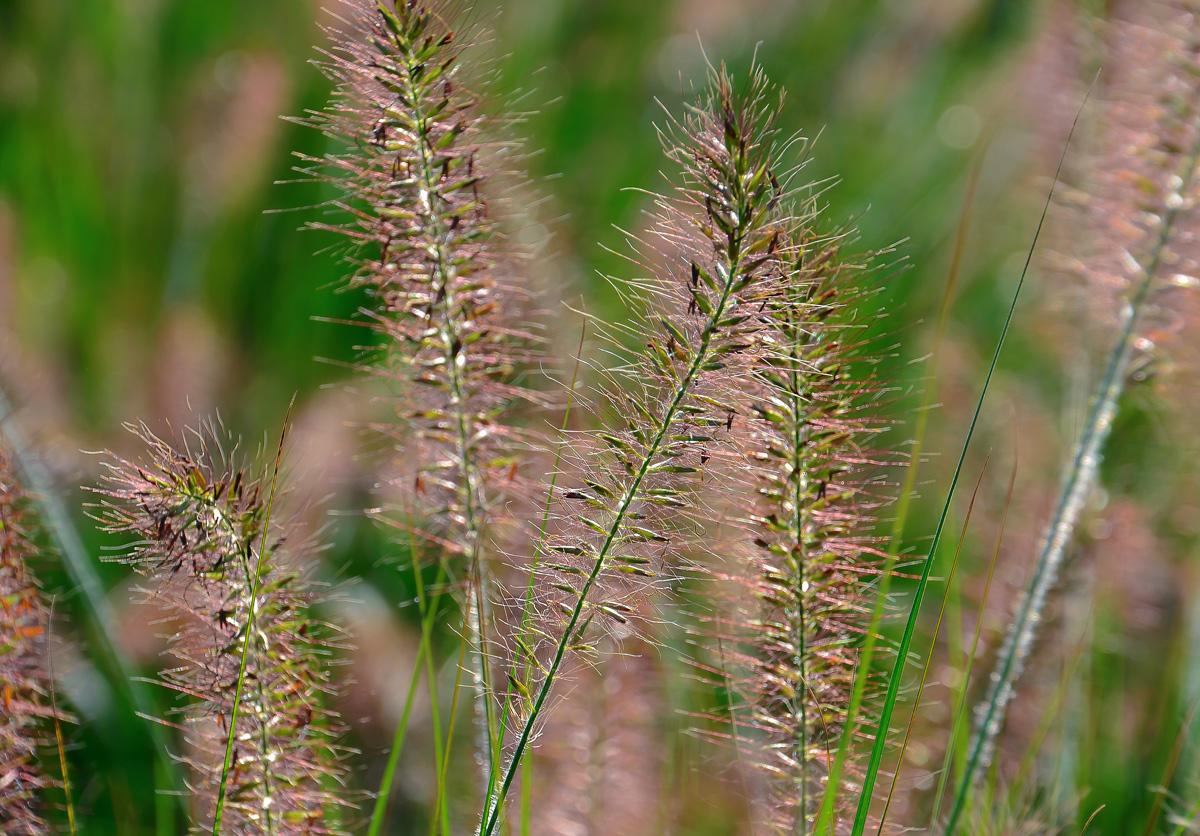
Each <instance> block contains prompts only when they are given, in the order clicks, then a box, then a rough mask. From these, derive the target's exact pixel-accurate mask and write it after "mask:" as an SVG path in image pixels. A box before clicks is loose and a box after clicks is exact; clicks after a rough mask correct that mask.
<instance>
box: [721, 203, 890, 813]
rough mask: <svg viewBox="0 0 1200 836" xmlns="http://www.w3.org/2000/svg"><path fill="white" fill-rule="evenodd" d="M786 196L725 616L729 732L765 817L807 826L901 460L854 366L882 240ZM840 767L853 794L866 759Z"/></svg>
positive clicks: (845, 793)
mask: <svg viewBox="0 0 1200 836" xmlns="http://www.w3.org/2000/svg"><path fill="white" fill-rule="evenodd" d="M793 209H794V207H793V206H791V205H788V206H786V210H793ZM786 210H784V211H781V212H780V217H781V218H784V219H785V220H784V221H783V223H786V225H787V235H786V241H787V243H786V244H781V245H780V246H779V248H778V252H779V253H780V264H779V269H780V271H781V274H782V277H783V281H784V286H785V288H786V290H785V293H784V295H783V296H781V297H780V298H779V299H778V300H775V301H774V302H773V303H772V304H770V305H768V306H767V313H769V319H768V320H767V322H768V324H769V325H770V326H771V327H772V329H773V332H772V337H773V349H772V351H771V352H769V353H767V354H765V355H764V356H763V357H762V359H761V363H760V366H759V368H758V369H757V370H756V373H755V379H754V381H753V385H752V386H751V387H749V388H748V390H747V396H748V398H749V402H748V405H749V407H750V412H751V415H752V420H750V421H748V422H747V425H746V428H745V431H744V432H743V433H741V434H740V436H739V441H740V442H741V443H742V444H743V445H744V456H745V459H744V461H743V462H742V463H740V465H739V466H740V468H741V469H742V470H744V471H745V472H746V473H748V474H750V475H751V476H752V478H753V479H754V482H755V484H754V485H752V486H751V489H750V490H748V491H745V492H744V494H745V495H746V496H747V497H749V499H748V500H747V499H743V500H742V509H743V513H742V515H741V519H740V521H736V522H735V534H734V538H735V539H734V542H733V544H732V550H731V552H730V554H729V556H728V558H727V560H726V565H727V566H728V564H730V563H732V564H734V565H733V566H732V567H730V568H727V569H726V570H725V571H726V572H727V573H728V575H729V577H730V579H732V580H733V581H735V583H736V586H735V589H741V592H739V593H737V594H736V598H737V602H738V605H737V606H735V610H734V615H733V616H732V617H727V618H726V619H723V620H722V621H721V622H719V623H718V633H719V635H720V636H721V641H720V642H718V643H717V647H718V648H719V650H720V651H721V652H720V655H721V657H722V662H721V666H722V670H723V671H726V672H728V674H729V675H730V676H731V677H732V680H733V681H732V685H733V688H734V691H735V692H736V693H737V694H738V695H739V697H740V699H741V703H742V704H735V705H734V707H733V712H732V716H731V720H732V722H734V723H735V724H737V726H739V727H740V730H738V729H735V730H734V734H736V735H737V737H738V738H739V739H740V740H741V743H740V744H739V745H740V746H742V747H743V748H748V750H749V753H750V754H752V755H753V756H754V757H753V763H754V764H755V765H756V766H757V767H759V768H760V769H761V770H762V771H763V772H764V773H765V775H766V792H765V793H764V794H763V797H762V798H760V799H759V801H760V807H759V814H760V817H761V819H762V820H763V823H764V824H765V825H766V826H768V827H769V828H771V829H772V830H774V831H775V832H779V833H798V834H802V833H807V832H809V830H810V829H811V824H812V821H813V819H814V817H815V815H816V813H817V810H818V808H819V806H820V803H821V799H822V796H823V794H824V792H825V789H826V784H827V781H828V773H829V767H830V761H831V760H832V756H833V753H834V752H835V751H836V750H837V748H838V744H839V741H840V739H841V736H842V734H843V733H844V732H845V730H846V724H845V720H846V717H845V715H846V709H847V706H848V703H849V696H850V690H851V687H852V685H853V681H854V677H855V675H856V673H857V667H858V651H857V648H858V646H859V645H860V644H861V639H862V636H863V634H864V633H865V632H866V630H867V628H868V623H869V622H870V619H871V609H870V593H869V590H868V586H869V584H870V583H871V582H872V581H873V580H874V579H875V578H876V576H877V575H878V572H879V571H880V570H879V567H878V566H877V563H879V562H881V554H880V552H879V550H878V549H877V548H876V547H875V546H874V545H873V542H874V541H873V539H872V538H871V536H870V535H869V531H868V530H869V527H870V525H871V523H872V521H873V519H874V511H875V509H876V508H878V507H879V505H880V504H881V503H882V502H883V495H882V492H881V491H879V490H877V486H876V482H877V480H878V479H879V470H880V468H881V467H883V466H885V465H886V464H888V463H890V462H889V457H888V456H887V455H886V454H884V453H882V452H880V451H877V450H873V449H872V441H873V437H874V436H875V435H877V434H878V432H879V431H880V430H881V429H882V425H880V424H879V423H878V421H877V419H874V418H872V417H871V413H870V408H869V407H870V402H871V401H872V400H874V399H876V398H877V397H878V395H879V391H880V387H879V385H878V383H877V382H875V381H874V380H873V377H872V373H871V372H870V370H869V369H864V368H855V367H856V366H863V365H864V361H865V360H867V359H869V355H868V354H867V353H866V352H865V351H864V350H863V349H862V347H861V345H860V343H861V341H862V339H863V337H862V334H861V330H862V328H863V327H864V325H865V324H866V323H865V322H860V321H857V320H856V317H857V316H859V314H858V310H859V303H860V302H861V301H862V300H861V297H862V293H863V292H862V290H860V286H861V285H860V284H859V282H860V281H861V279H862V278H863V276H864V274H865V273H866V272H867V271H868V270H870V269H871V268H872V261H873V256H871V255H867V256H865V257H861V258H857V257H848V256H847V255H845V254H844V249H845V248H846V246H847V245H848V243H849V241H850V239H851V238H852V237H853V233H852V231H849V230H843V231H835V232H833V233H831V234H821V233H819V232H818V231H816V229H815V225H816V224H817V223H818V216H819V213H818V212H817V210H816V203H815V200H812V199H809V200H808V201H806V202H805V204H804V205H802V206H801V207H800V211H799V212H797V213H796V214H791V213H790V212H787V213H785V211H786ZM743 757H746V754H743ZM845 769H846V771H845V772H844V773H843V778H842V781H843V785H842V787H841V788H840V792H839V794H838V799H839V803H840V804H841V805H842V807H843V808H845V807H846V806H847V805H849V804H850V803H852V802H853V801H854V796H855V794H854V792H853V789H854V780H853V775H854V772H855V770H854V768H853V765H852V764H847V765H846V767H845Z"/></svg>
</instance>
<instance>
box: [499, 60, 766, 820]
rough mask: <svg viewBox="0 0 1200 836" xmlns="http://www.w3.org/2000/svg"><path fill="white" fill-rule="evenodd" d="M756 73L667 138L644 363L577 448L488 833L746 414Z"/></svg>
mask: <svg viewBox="0 0 1200 836" xmlns="http://www.w3.org/2000/svg"><path fill="white" fill-rule="evenodd" d="M769 92H770V91H769V89H768V87H767V85H766V81H765V79H764V78H763V76H762V74H761V73H760V72H757V71H756V72H755V73H754V75H753V77H752V78H751V79H750V82H749V83H748V85H747V86H746V89H745V91H743V92H735V89H734V83H733V81H732V79H731V78H730V77H729V75H728V74H727V73H726V72H725V71H724V69H722V70H719V71H717V70H714V71H713V74H712V79H711V84H710V89H709V92H708V94H707V97H706V98H705V99H703V100H701V101H700V102H699V103H698V104H695V105H693V106H691V107H690V109H689V114H688V115H687V117H686V118H685V119H684V120H683V121H682V122H680V123H674V124H672V126H671V128H670V129H669V130H668V131H666V132H665V133H664V144H665V147H666V153H667V155H668V156H669V157H670V158H671V159H672V160H673V161H674V162H675V163H677V164H678V165H679V166H680V168H681V169H682V170H683V174H684V182H683V184H682V185H681V186H680V187H679V188H678V189H677V190H676V191H675V192H674V193H673V194H672V195H671V196H664V197H660V198H659V199H658V200H657V202H656V206H655V216H654V224H655V226H654V230H653V234H654V237H655V239H656V240H655V242H654V243H648V244H645V243H643V242H637V253H636V255H635V257H634V258H635V262H637V263H638V264H639V265H640V266H641V267H642V268H643V269H645V270H646V271H647V275H648V276H649V278H646V279H642V280H638V281H634V282H631V283H629V285H628V287H629V289H630V291H631V293H632V294H633V295H636V296H637V297H638V301H639V302H640V303H641V305H642V306H643V310H644V312H645V313H644V315H643V316H642V317H641V318H640V319H639V321H638V323H637V324H636V325H633V326H630V330H629V331H628V332H627V333H617V334H615V335H614V336H616V337H624V338H633V339H636V340H638V341H639V342H641V343H642V344H643V345H644V351H642V352H641V353H640V354H638V355H637V356H636V357H635V358H633V360H632V362H631V363H630V364H628V365H627V366H625V367H623V368H620V369H617V370H616V371H615V372H613V375H612V377H611V378H610V380H609V385H608V386H606V387H605V392H606V393H607V394H606V396H607V399H608V401H609V403H610V404H611V408H612V413H613V416H612V417H613V421H612V424H611V426H612V430H611V431H609V432H598V433H591V434H587V435H585V436H582V437H579V438H578V439H576V441H577V443H576V444H574V445H572V448H571V451H570V452H569V453H568V454H567V456H566V458H568V459H570V460H571V461H570V463H569V464H568V472H569V473H570V475H571V477H572V481H573V482H574V484H572V485H571V486H570V487H569V488H567V489H566V490H564V491H563V493H562V494H561V495H560V496H561V498H560V499H559V500H558V501H556V502H555V505H554V525H553V527H552V531H551V534H550V536H549V537H548V539H547V540H546V542H545V543H543V544H542V546H543V548H541V553H542V554H544V555H546V556H547V557H546V559H545V560H544V561H543V562H541V563H540V564H539V565H538V570H537V571H538V577H537V578H536V579H535V580H536V583H535V584H534V589H535V590H536V593H537V594H536V597H535V599H534V600H533V602H532V607H531V609H532V611H533V614H534V616H535V617H533V618H532V619H531V620H530V622H529V624H528V626H527V629H525V630H523V631H521V632H519V633H518V635H517V637H516V643H517V644H518V645H519V646H518V647H516V648H514V655H513V661H512V663H511V666H510V668H509V670H508V673H507V681H508V683H509V686H510V689H509V698H508V700H507V702H506V713H505V716H504V727H505V728H512V729H514V732H515V734H514V739H513V740H512V741H511V743H510V744H509V748H508V749H507V750H506V752H505V759H504V762H503V763H502V764H498V765H497V769H496V773H495V776H494V789H493V791H492V792H490V793H489V798H488V803H487V805H486V806H485V809H484V818H483V822H482V825H481V828H480V830H481V833H482V834H483V836H489V834H491V833H493V832H495V830H496V828H497V827H498V825H499V822H500V819H501V815H502V811H503V803H504V800H505V797H506V795H507V793H508V790H509V788H510V787H511V784H512V782H513V780H514V779H515V777H516V774H517V770H518V768H519V764H520V762H521V759H522V757H523V756H524V754H525V752H526V749H527V747H528V746H529V744H530V742H531V741H532V739H533V737H534V735H535V734H536V731H537V729H538V727H539V722H540V720H541V716H542V713H543V712H544V711H545V709H546V707H547V701H548V699H549V697H550V695H551V692H552V691H553V689H554V685H555V682H556V679H557V677H558V675H559V672H560V671H561V670H562V669H563V664H564V660H565V659H566V658H567V657H568V655H575V654H581V653H582V654H584V655H587V654H589V653H591V652H592V651H593V650H594V648H595V647H596V644H595V641H596V640H595V638H594V637H593V634H594V632H595V631H597V630H608V631H609V632H610V633H612V634H613V635H614V636H615V637H616V638H617V639H620V638H621V637H622V636H624V635H626V634H628V633H629V632H630V631H632V630H634V629H636V625H637V623H638V622H639V620H640V619H642V618H644V617H645V616H646V615H647V612H646V606H645V604H644V603H643V598H644V596H645V595H646V594H647V593H649V592H650V591H652V590H653V588H654V586H655V584H656V579H657V578H658V577H659V574H660V572H661V570H662V569H663V568H664V566H665V565H666V564H668V563H670V562H671V561H672V560H673V559H674V558H676V557H678V556H679V555H680V554H681V552H682V550H683V547H684V545H685V544H686V543H687V542H689V540H690V539H691V537H690V535H691V534H692V533H693V529H694V528H695V522H694V520H695V518H696V517H697V516H706V515H709V512H708V510H707V509H704V508H702V507H700V505H699V504H698V502H697V497H696V496H695V495H694V493H693V492H692V491H691V489H690V486H692V485H694V483H695V481H696V477H697V475H698V474H702V473H704V472H705V471H706V470H708V469H709V468H710V467H714V466H715V462H713V463H712V464H710V460H711V459H714V458H719V457H721V456H723V455H725V453H724V452H723V451H724V448H725V447H726V446H727V445H726V439H727V437H728V435H729V433H730V429H731V427H732V425H733V423H734V421H735V420H737V419H738V417H739V416H740V415H742V414H744V410H743V408H742V405H741V400H740V394H739V393H740V391H741V387H740V386H739V385H738V384H739V383H740V382H741V378H742V375H743V374H744V372H743V371H739V370H744V369H748V368H750V366H751V365H752V364H751V359H750V358H752V357H753V356H754V355H756V354H757V353H759V352H760V351H761V350H762V336H763V331H764V329H763V327H762V326H761V324H760V322H759V319H758V316H759V314H760V313H761V312H762V311H763V309H764V308H765V306H766V304H767V303H768V302H769V301H770V300H771V299H773V298H774V297H775V296H776V295H777V291H778V281H777V276H778V267H779V262H780V255H779V254H778V252H777V247H778V244H779V236H780V234H781V233H782V231H783V230H782V229H781V227H780V225H778V224H777V223H775V222H774V220H773V217H774V208H775V205H776V201H777V200H778V198H779V196H780V191H781V187H780V186H779V179H778V178H779V176H781V175H782V172H783V170H782V169H780V168H779V167H778V157H777V155H778V153H779V149H778V148H777V147H776V139H777V137H776V129H775V127H774V122H773V119H774V113H775V110H774V108H773V107H772V106H771V103H770V102H769V101H768V98H769Z"/></svg>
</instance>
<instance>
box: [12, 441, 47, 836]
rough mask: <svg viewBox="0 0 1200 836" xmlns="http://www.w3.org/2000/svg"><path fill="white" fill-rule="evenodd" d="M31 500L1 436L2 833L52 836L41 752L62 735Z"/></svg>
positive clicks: (24, 835)
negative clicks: (35, 562) (52, 731)
mask: <svg viewBox="0 0 1200 836" xmlns="http://www.w3.org/2000/svg"><path fill="white" fill-rule="evenodd" d="M27 507H28V500H27V498H26V496H25V493H24V491H22V490H21V488H20V487H19V486H18V485H17V482H16V473H15V467H14V463H13V460H12V455H11V453H10V452H9V451H8V449H7V447H6V445H5V443H4V438H3V436H0V834H22V836H43V834H46V836H48V834H50V833H51V829H50V827H49V825H48V824H47V822H46V820H45V818H44V817H43V814H44V812H45V810H46V808H47V803H48V800H47V799H46V798H45V797H44V793H45V792H46V790H47V788H48V787H50V786H51V785H52V782H51V781H50V779H49V778H47V776H46V775H45V773H44V772H43V770H42V768H41V764H40V759H39V756H38V750H39V749H41V748H42V747H43V744H44V743H45V736H46V728H45V726H46V725H47V721H53V722H54V723H55V724H56V726H55V728H56V730H57V723H58V721H59V720H60V715H59V713H58V710H57V706H56V705H55V704H54V702H53V699H54V697H53V694H54V682H53V680H52V676H51V674H50V669H49V665H48V662H49V652H50V651H49V645H48V640H49V626H50V614H49V611H48V609H47V608H46V605H45V603H44V602H43V600H42V594H41V590H40V589H39V588H38V585H37V582H36V581H35V580H34V578H33V575H32V574H31V572H30V568H29V560H30V558H31V557H32V556H33V555H34V553H35V552H34V546H33V544H32V542H30V539H29V531H28V528H29V525H30V523H29V520H28V519H27V516H26V511H27Z"/></svg>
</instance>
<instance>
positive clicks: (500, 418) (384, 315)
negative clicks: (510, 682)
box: [307, 0, 537, 763]
mask: <svg viewBox="0 0 1200 836" xmlns="http://www.w3.org/2000/svg"><path fill="white" fill-rule="evenodd" d="M343 8H344V10H345V12H346V15H347V17H346V20H345V26H344V27H343V28H342V29H340V30H333V31H331V36H332V38H333V41H334V48H333V50H332V51H331V52H329V53H328V54H327V55H328V60H327V61H326V62H325V63H324V65H323V66H324V69H325V71H326V73H327V74H328V75H329V76H330V78H331V79H332V80H333V81H334V82H335V84H336V88H337V89H336V92H335V98H334V100H333V102H332V104H331V105H330V106H329V108H328V109H327V110H326V111H325V112H323V113H318V114H313V115H312V116H311V117H310V118H309V119H308V120H307V122H308V123H309V124H311V125H313V126H315V127H318V128H319V129H321V130H323V131H325V132H326V133H327V134H329V135H331V136H332V137H334V138H336V139H338V140H339V141H341V142H342V143H344V144H345V145H346V150H345V152H343V153H339V154H331V155H328V156H326V157H325V158H324V159H323V160H313V161H312V162H315V163H318V164H319V165H318V167H317V168H315V169H314V173H315V174H316V176H318V177H321V178H324V179H326V180H329V181H331V182H333V183H334V184H335V185H336V186H337V188H339V189H340V190H341V191H342V192H343V194H344V195H345V199H344V200H342V201H341V202H340V204H339V206H340V208H341V209H342V210H344V211H346V212H348V213H349V214H350V217H351V220H350V221H349V223H347V224H346V225H344V226H340V227H334V229H336V231H338V232H340V233H343V234H345V235H347V236H349V237H350V239H351V241H352V243H353V245H354V249H353V252H352V254H351V256H350V260H351V262H352V263H353V264H354V265H355V267H356V270H355V272H354V274H353V275H352V276H351V278H350V284H351V285H352V286H365V287H366V288H368V290H369V291H370V293H371V294H372V296H373V298H374V300H375V308H374V309H372V310H368V311H364V312H363V313H364V315H365V324H367V325H368V326H369V327H370V328H371V329H373V330H374V331H376V332H377V333H378V334H379V335H380V336H381V337H382V341H383V350H382V352H381V353H380V354H379V355H378V357H377V359H375V360H374V361H372V362H369V363H368V364H366V365H365V366H364V369H365V370H366V371H368V372H369V373H370V374H371V375H374V376H379V377H382V378H384V379H385V380H387V381H389V382H391V383H393V384H395V385H397V387H398V388H399V389H400V391H399V393H398V394H397V395H396V401H395V404H394V407H395V415H396V420H395V421H394V422H392V423H385V424H381V425H379V426H378V427H377V429H378V430H379V431H380V432H382V433H383V435H384V436H385V437H386V438H387V439H388V440H389V441H390V442H391V443H392V444H393V445H394V446H395V449H396V451H397V453H398V459H399V461H398V462H397V468H398V471H399V475H397V476H396V477H395V478H394V480H393V483H392V484H391V485H390V486H389V487H388V491H389V492H391V493H392V495H393V496H394V495H395V494H396V493H399V494H401V495H402V496H404V497H405V499H404V502H403V505H402V506H401V507H399V508H396V507H393V508H388V509H382V510H381V511H379V512H378V514H379V516H380V517H381V518H383V519H384V521H385V522H387V523H389V524H392V525H398V526H401V527H405V526H414V527H417V528H419V533H420V535H421V536H423V537H425V538H428V539H429V540H430V541H432V542H434V543H435V544H436V545H437V547H438V549H439V550H440V552H441V553H442V555H444V556H445V557H457V558H460V559H459V560H456V561H453V562H452V563H450V564H448V565H450V566H452V569H451V570H450V571H451V576H452V578H453V579H454V580H455V581H456V582H457V584H456V586H457V588H460V589H463V590H464V591H465V594H466V600H465V604H464V621H465V633H466V640H467V642H468V644H469V645H470V648H471V655H472V658H473V662H472V667H473V674H474V677H475V680H476V694H477V708H478V709H479V714H480V717H481V722H482V729H481V743H482V745H481V749H482V750H483V752H482V755H483V761H484V762H485V763H488V762H490V761H491V760H492V755H491V752H490V748H491V745H490V741H491V740H492V739H493V737H494V736H495V734H496V733H497V732H496V727H495V719H494V716H493V713H494V712H493V703H492V700H491V699H490V698H489V697H487V696H486V694H488V693H489V692H490V691H491V678H492V677H491V673H490V666H489V662H488V660H489V659H490V657H491V656H492V655H493V654H492V653H491V651H490V650H489V648H488V634H489V630H490V626H491V616H490V612H489V610H490V601H491V599H492V598H493V597H494V593H493V591H492V589H491V586H492V580H491V578H492V571H491V570H490V568H489V561H490V559H491V558H492V557H493V556H494V553H495V551H496V547H495V540H496V538H497V536H498V535H497V533H496V529H497V528H499V527H500V525H501V524H509V523H511V522H512V520H511V516H512V513H513V512H512V506H511V505H509V504H507V503H505V502H503V501H502V500H503V499H504V498H506V497H511V496H513V495H515V494H517V493H518V492H519V491H518V489H519V487H520V486H521V484H522V481H523V475H522V474H521V473H520V466H519V463H520V456H519V451H520V450H521V449H522V448H523V447H524V446H525V445H526V444H527V443H528V441H529V439H528V436H527V432H526V431H522V430H520V429H518V428H517V427H516V426H515V425H514V422H513V421H512V420H511V412H512V411H514V410H515V409H516V408H517V407H516V404H517V403H518V402H520V401H523V400H528V399H530V398H532V397H533V396H532V393H531V392H530V391H529V390H527V389H526V388H524V387H523V386H522V385H521V376H522V374H523V373H524V372H525V371H526V370H527V369H528V368H529V366H530V361H531V360H532V359H533V358H534V357H535V354H536V350H535V347H536V344H537V340H536V339H535V338H534V337H533V335H531V334H530V333H528V331H526V330H524V329H523V328H522V326H521V325H520V317H521V314H522V308H523V307H526V304H525V303H526V300H527V298H528V293H527V292H525V291H523V290H522V289H521V288H520V287H519V286H518V281H517V279H516V268H517V266H518V265H519V263H520V261H521V259H520V257H519V256H518V254H517V252H516V251H515V249H514V248H513V247H512V245H511V244H510V243H509V239H508V238H507V237H506V236H505V235H504V232H503V229H502V226H503V224H502V223H501V222H500V220H497V219H496V218H495V217H494V216H495V215H496V212H495V208H494V207H495V206H496V205H497V203H499V202H501V199H502V197H503V195H502V191H503V189H504V186H503V185H502V183H503V182H504V180H505V178H506V177H507V176H508V175H507V174H506V172H505V171H504V169H503V166H504V165H505V164H506V163H505V160H506V158H509V157H511V156H512V147H513V145H512V143H511V141H508V142H500V141H497V142H489V137H492V138H495V137H497V136H498V137H500V138H501V139H503V136H504V134H505V131H504V130H503V128H502V127H501V126H500V125H498V124H497V122H498V121H499V120H494V119H491V118H489V117H488V115H487V114H486V112H485V110H484V109H483V108H482V106H481V105H480V102H479V100H478V98H477V97H476V96H475V95H474V94H473V93H471V92H470V89H469V85H470V84H471V82H472V81H473V79H472V78H471V77H470V76H471V69H470V65H469V62H466V61H465V60H464V58H463V51H464V50H465V49H467V48H468V46H469V45H470V43H471V41H472V40H473V38H472V37H469V36H468V34H469V33H463V32H461V31H459V32H456V31H455V29H454V28H452V27H454V26H455V24H456V22H462V18H463V17H464V13H463V11H462V9H461V8H460V7H459V6H458V5H457V4H456V3H454V2H453V0H449V1H448V2H447V1H446V0H394V2H392V0H348V1H347V2H346V3H344V4H343ZM314 226H322V225H320V224H314ZM409 514H416V515H417V518H416V519H414V520H408V519H406V517H407V516H408V515H409Z"/></svg>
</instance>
